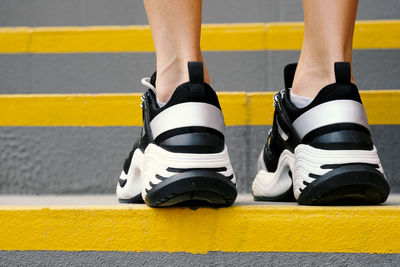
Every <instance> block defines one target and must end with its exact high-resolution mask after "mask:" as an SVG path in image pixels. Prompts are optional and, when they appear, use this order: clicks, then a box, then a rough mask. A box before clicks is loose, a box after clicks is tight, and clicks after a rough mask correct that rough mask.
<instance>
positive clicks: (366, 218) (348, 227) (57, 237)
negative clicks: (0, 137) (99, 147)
mask: <svg viewBox="0 0 400 267" xmlns="http://www.w3.org/2000/svg"><path fill="white" fill-rule="evenodd" d="M0 203H1V206H0V215H1V216H0V224H1V225H2V229H1V231H0V240H2V242H0V250H63V251H81V250H95V251H136V252H143V251H158V252H180V251H182V252H190V253H206V252H209V251H223V252H255V251H277V252H283V251H284V252H346V253H400V228H399V227H398V222H399V221H400V206H399V204H400V196H399V195H392V196H391V197H390V200H389V202H388V203H387V204H385V205H380V206H345V207H307V206H298V205H297V204H296V203H271V202H254V201H252V199H251V196H249V195H246V196H240V197H239V200H238V201H237V202H236V204H235V205H234V206H233V207H229V208H218V209H216V208H207V207H189V208H185V207H176V208H158V209H152V208H149V207H147V206H145V205H140V204H137V205H117V204H116V200H115V199H114V198H113V197H111V196H103V197H100V196H86V197H80V196H64V197H60V196H53V197H40V196H1V197H0ZM96 203H97V204H96Z"/></svg>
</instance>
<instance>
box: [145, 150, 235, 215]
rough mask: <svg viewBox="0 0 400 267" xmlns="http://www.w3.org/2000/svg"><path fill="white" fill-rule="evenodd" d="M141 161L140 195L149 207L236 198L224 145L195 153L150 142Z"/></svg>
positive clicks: (216, 202) (215, 203)
mask: <svg viewBox="0 0 400 267" xmlns="http://www.w3.org/2000/svg"><path fill="white" fill-rule="evenodd" d="M144 162H145V164H146V166H145V168H144V169H145V171H144V172H143V173H142V196H143V199H144V201H145V203H146V204H147V205H149V206H151V207H158V206H172V205H178V204H183V205H188V204H196V205H212V206H229V205H232V203H233V202H234V201H235V199H236V196H237V190H236V180H235V175H234V173H233V169H232V166H231V163H230V160H229V155H228V150H227V148H226V147H225V149H224V150H223V151H222V152H220V153H211V154H194V153H174V152H170V151H167V150H165V149H163V148H161V147H158V146H155V145H153V144H150V145H149V147H148V148H147V149H146V152H145V160H144ZM189 202H190V203H189Z"/></svg>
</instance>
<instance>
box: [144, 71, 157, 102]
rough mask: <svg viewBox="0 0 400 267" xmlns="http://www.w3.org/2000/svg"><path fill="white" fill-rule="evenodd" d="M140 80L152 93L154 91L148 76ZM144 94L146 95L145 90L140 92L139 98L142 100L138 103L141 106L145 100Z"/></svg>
mask: <svg viewBox="0 0 400 267" xmlns="http://www.w3.org/2000/svg"><path fill="white" fill-rule="evenodd" d="M140 82H141V83H142V85H144V86H146V87H147V88H148V89H150V90H152V91H153V92H154V93H156V88H155V87H154V86H153V85H152V84H151V83H150V78H149V77H145V78H143V79H142V80H141V81H140ZM146 95H147V92H144V93H143V94H142V96H141V97H140V99H141V100H142V102H141V103H140V107H141V108H143V102H144V101H145V100H146Z"/></svg>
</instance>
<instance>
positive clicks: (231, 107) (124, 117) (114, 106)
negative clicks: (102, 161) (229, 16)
mask: <svg viewBox="0 0 400 267" xmlns="http://www.w3.org/2000/svg"><path fill="white" fill-rule="evenodd" d="M218 95H219V98H220V102H221V107H222V110H223V112H224V117H225V123H226V125H227V126H237V125H271V123H272V117H273V93H272V92H264V93H251V92H220V93H218ZM140 96H141V94H97V95H96V94H66V95H65V94H53V95H47V94H46V95H45V94H44V95H40V94H39V95H29V94H27V95H17V94H15V95H4V94H3V95H0V105H1V107H2V109H3V114H4V115H3V116H1V117H0V126H140V125H141V124H142V119H141V113H142V111H141V109H140V101H141V100H140ZM361 97H362V100H363V102H364V105H365V108H366V111H367V115H368V118H369V123H370V124H372V125H374V124H400V90H377V91H361ZM382 103H384V105H382Z"/></svg>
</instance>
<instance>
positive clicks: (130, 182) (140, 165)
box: [117, 144, 236, 199]
mask: <svg viewBox="0 0 400 267" xmlns="http://www.w3.org/2000/svg"><path fill="white" fill-rule="evenodd" d="M221 167H225V168H226V170H225V171H220V172H219V173H220V174H222V175H224V176H226V177H229V176H231V175H233V178H232V179H231V181H232V182H233V183H236V178H235V175H234V172H233V169H232V165H231V162H230V160H229V154H228V149H227V147H226V146H225V148H224V150H223V151H222V152H220V153H212V154H194V153H174V152H169V151H167V150H165V149H163V148H161V147H159V146H157V145H154V144H149V145H148V146H147V148H146V150H145V152H144V154H143V153H142V152H141V151H140V150H139V149H136V151H135V153H134V154H133V158H132V161H131V166H130V168H129V172H128V174H127V175H125V173H124V172H123V171H122V173H121V179H127V182H126V185H125V186H124V187H121V186H120V185H119V184H117V197H118V198H120V199H129V198H132V197H134V196H135V195H138V194H139V193H140V192H141V193H142V197H143V199H144V198H145V197H146V195H147V192H146V189H147V190H150V189H151V188H152V186H151V185H150V182H151V183H152V184H153V185H156V184H158V183H160V182H161V180H160V179H158V178H157V177H156V175H160V176H162V177H165V178H168V177H170V176H172V175H175V174H177V173H176V172H173V171H168V170H167V169H168V168H178V169H191V168H221Z"/></svg>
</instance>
